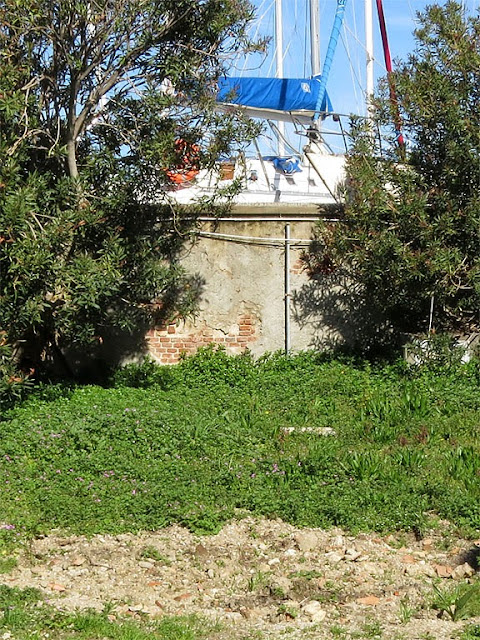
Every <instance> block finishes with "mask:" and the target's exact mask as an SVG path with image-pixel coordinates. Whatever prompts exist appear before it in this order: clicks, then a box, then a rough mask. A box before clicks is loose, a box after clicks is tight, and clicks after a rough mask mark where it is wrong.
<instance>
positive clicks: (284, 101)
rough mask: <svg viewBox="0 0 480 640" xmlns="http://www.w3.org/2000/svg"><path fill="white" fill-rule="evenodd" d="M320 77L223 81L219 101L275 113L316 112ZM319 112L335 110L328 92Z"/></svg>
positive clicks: (228, 79) (218, 96) (223, 79)
mask: <svg viewBox="0 0 480 640" xmlns="http://www.w3.org/2000/svg"><path fill="white" fill-rule="evenodd" d="M320 84H321V76H314V77H313V78H222V79H221V80H220V81H219V84H218V86H219V91H218V95H217V102H222V103H228V104H237V105H239V106H242V107H250V108H253V109H271V110H274V111H287V112H288V111H315V110H316V109H318V108H319V107H318V105H317V100H318V95H319V89H320ZM320 111H332V105H331V102H330V99H329V97H328V95H327V94H326V93H325V95H324V98H323V100H322V104H321V105H320Z"/></svg>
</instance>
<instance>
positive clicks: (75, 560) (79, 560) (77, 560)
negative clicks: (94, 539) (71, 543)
mask: <svg viewBox="0 0 480 640" xmlns="http://www.w3.org/2000/svg"><path fill="white" fill-rule="evenodd" d="M86 561H87V559H86V558H85V556H80V555H75V556H73V557H72V558H71V560H70V565H71V566H72V567H81V566H82V564H85V562H86Z"/></svg>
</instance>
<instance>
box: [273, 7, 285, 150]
mask: <svg viewBox="0 0 480 640" xmlns="http://www.w3.org/2000/svg"><path fill="white" fill-rule="evenodd" d="M275 60H276V71H277V73H276V75H277V78H283V77H284V72H283V11H282V0H275ZM277 130H278V136H277V141H278V146H277V152H278V155H279V156H284V155H285V144H284V139H285V123H284V122H278V123H277Z"/></svg>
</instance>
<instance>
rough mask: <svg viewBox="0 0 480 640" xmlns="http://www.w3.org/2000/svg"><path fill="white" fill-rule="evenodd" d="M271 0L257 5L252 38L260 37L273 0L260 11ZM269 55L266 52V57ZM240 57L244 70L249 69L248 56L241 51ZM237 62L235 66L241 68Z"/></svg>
mask: <svg viewBox="0 0 480 640" xmlns="http://www.w3.org/2000/svg"><path fill="white" fill-rule="evenodd" d="M268 1H269V0H262V2H261V3H260V6H259V7H257V14H256V16H255V21H254V25H255V30H254V32H253V36H252V40H254V41H255V40H258V38H259V34H260V29H261V26H262V23H263V21H264V19H265V16H267V15H268V13H269V12H270V11H271V9H272V6H273V0H270V2H269V4H268V6H267V7H266V8H265V10H264V11H263V13H260V11H262V10H263V9H264V6H265V5H266V4H267V2H268ZM267 55H268V53H266V54H265V57H266V56H267ZM238 58H239V59H240V58H242V61H243V67H242V69H241V70H242V72H243V71H246V70H247V58H248V56H242V54H241V53H239V54H238ZM262 64H263V62H262ZM236 65H237V63H235V67H236V68H240V67H237V66H236Z"/></svg>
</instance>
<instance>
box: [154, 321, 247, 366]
mask: <svg viewBox="0 0 480 640" xmlns="http://www.w3.org/2000/svg"><path fill="white" fill-rule="evenodd" d="M256 329H257V321H256V319H255V318H254V317H253V316H251V315H248V314H243V315H241V316H240V317H239V318H238V321H237V324H234V325H232V326H231V327H229V328H228V330H226V331H223V330H220V329H212V328H211V327H207V326H199V327H195V326H192V325H186V324H184V323H178V324H177V323H172V324H168V325H163V326H157V327H153V328H151V329H150V330H149V331H148V333H147V335H146V340H147V344H148V351H149V353H150V355H151V356H153V357H154V358H155V360H157V361H158V362H159V363H160V364H175V363H176V362H178V361H179V359H180V356H181V355H182V354H184V353H186V354H191V353H195V351H197V349H199V348H200V347H206V346H208V345H210V344H216V345H222V346H224V347H225V349H226V351H227V352H228V353H231V354H239V353H242V351H245V349H247V348H248V346H249V345H250V344H251V343H252V342H254V341H255V340H256V339H257V335H256Z"/></svg>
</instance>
